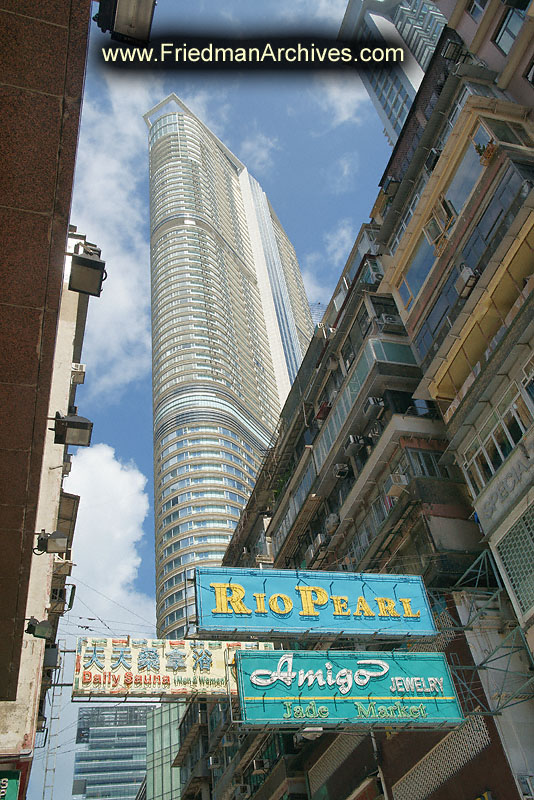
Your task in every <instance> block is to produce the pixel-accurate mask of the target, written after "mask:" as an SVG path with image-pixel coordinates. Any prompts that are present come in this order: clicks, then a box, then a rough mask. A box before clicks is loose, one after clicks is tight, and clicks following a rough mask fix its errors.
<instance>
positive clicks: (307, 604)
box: [295, 586, 328, 617]
mask: <svg viewBox="0 0 534 800" xmlns="http://www.w3.org/2000/svg"><path fill="white" fill-rule="evenodd" d="M295 589H296V591H297V592H299V593H300V602H301V604H302V611H299V616H300V617H318V616H319V612H318V611H316V610H315V606H324V605H326V604H327V603H328V594H327V593H326V592H325V590H324V589H322V588H321V587H320V586H295ZM314 596H315V597H314Z"/></svg>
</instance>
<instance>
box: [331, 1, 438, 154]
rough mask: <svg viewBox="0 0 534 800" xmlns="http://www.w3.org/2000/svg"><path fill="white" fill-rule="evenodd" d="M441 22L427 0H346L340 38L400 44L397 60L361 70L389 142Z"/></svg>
mask: <svg viewBox="0 0 534 800" xmlns="http://www.w3.org/2000/svg"><path fill="white" fill-rule="evenodd" d="M445 24H446V19H445V17H444V16H443V14H442V13H441V11H440V10H439V9H438V8H436V6H435V5H434V4H433V3H431V2H428V0H349V3H348V6H347V10H346V12H345V16H344V18H343V22H342V24H341V30H340V32H339V35H340V38H341V39H345V40H352V39H369V38H372V39H373V40H375V41H384V42H388V43H389V44H392V45H393V46H399V45H401V46H403V47H404V51H405V60H404V61H403V62H402V63H399V64H397V65H396V66H394V67H392V66H391V65H389V66H388V67H387V68H385V69H373V70H369V71H363V72H361V73H360V78H361V80H362V83H363V85H364V86H365V88H366V90H367V93H368V95H369V97H370V98H371V101H372V103H373V105H374V107H375V109H376V111H377V112H378V115H379V117H380V119H381V120H382V122H383V123H384V132H385V134H386V136H387V137H388V139H389V140H390V142H391V143H392V144H394V143H395V142H396V141H397V139H398V137H399V133H400V131H401V128H402V126H403V125H404V123H405V121H406V117H407V116H408V111H409V110H410V107H411V105H412V102H413V100H414V98H415V95H416V93H417V90H418V89H419V86H420V85H421V81H422V79H423V75H424V71H425V70H426V68H427V67H428V63H429V61H430V59H431V57H432V53H433V52H434V50H435V48H436V44H437V42H438V39H439V37H440V34H441V31H442V30H443V27H444V25H445Z"/></svg>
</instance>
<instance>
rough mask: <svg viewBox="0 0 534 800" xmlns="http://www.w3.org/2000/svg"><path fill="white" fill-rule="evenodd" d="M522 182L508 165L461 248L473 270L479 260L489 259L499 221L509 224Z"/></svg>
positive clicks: (519, 175) (519, 176)
mask: <svg viewBox="0 0 534 800" xmlns="http://www.w3.org/2000/svg"><path fill="white" fill-rule="evenodd" d="M522 182H523V180H522V176H521V174H520V173H519V172H517V171H516V170H515V169H514V167H513V166H510V167H509V168H508V170H507V171H506V173H505V174H504V176H503V178H502V180H501V182H500V183H499V185H498V187H497V188H496V189H495V191H494V193H493V197H492V198H491V200H490V202H489V203H488V206H487V207H486V210H485V211H484V213H483V214H482V216H481V218H480V220H479V221H478V223H477V225H476V227H475V230H474V231H473V233H472V234H471V236H470V237H469V239H468V240H467V242H466V244H465V246H464V248H463V250H462V257H463V260H464V263H465V264H466V265H467V266H468V267H471V269H473V270H474V269H475V268H476V267H477V266H478V264H479V262H481V264H482V265H484V264H485V263H487V261H489V258H488V257H487V256H488V253H487V248H488V247H489V246H490V245H491V243H492V241H493V239H494V238H495V237H496V236H497V233H498V231H499V228H500V227H501V223H503V222H505V221H506V220H507V225H508V226H509V225H510V224H511V222H512V219H513V216H514V214H513V213H512V214H510V207H511V205H512V203H513V201H514V199H515V198H516V196H517V194H518V192H519V190H520V189H521V185H522ZM497 238H498V237H497ZM491 246H492V247H494V246H495V245H491ZM483 256H484V258H483Z"/></svg>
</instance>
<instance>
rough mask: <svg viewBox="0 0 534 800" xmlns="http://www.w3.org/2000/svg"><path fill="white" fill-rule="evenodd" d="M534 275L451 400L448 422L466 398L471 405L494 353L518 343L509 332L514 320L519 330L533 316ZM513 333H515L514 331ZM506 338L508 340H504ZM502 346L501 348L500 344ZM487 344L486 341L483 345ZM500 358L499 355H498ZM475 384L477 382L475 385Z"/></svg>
mask: <svg viewBox="0 0 534 800" xmlns="http://www.w3.org/2000/svg"><path fill="white" fill-rule="evenodd" d="M533 293H534V275H532V276H531V277H530V278H529V279H528V280H527V281H526V284H525V287H524V288H523V290H522V291H521V292H520V293H519V294H518V296H517V298H516V300H515V302H514V303H513V305H511V307H510V310H509V311H508V313H507V315H506V317H505V319H504V324H502V325H501V326H500V328H498V329H497V332H496V333H495V335H494V337H493V338H492V339H491V341H490V342H489V344H488V346H487V348H486V350H484V353H483V355H482V357H481V359H480V361H478V362H477V363H476V364H475V366H474V367H473V368H472V369H471V370H470V372H469V373H468V375H467V377H466V379H465V381H464V382H463V384H462V386H461V387H460V389H459V390H458V392H457V394H456V396H455V397H454V398H453V400H452V401H451V403H450V405H449V407H448V408H447V409H446V410H445V412H444V414H443V418H444V420H445V422H446V423H450V422H451V421H452V419H453V417H454V416H455V414H456V412H457V411H458V410H459V408H460V406H461V405H462V402H463V400H464V398H467V399H466V405H469V395H470V396H471V397H472V396H474V395H475V394H476V393H477V389H478V385H479V384H478V383H477V380H478V378H479V376H480V375H481V374H482V373H484V372H485V371H486V370H487V369H488V368H489V369H490V371H491V366H492V365H490V362H492V361H493V360H494V358H493V355H494V353H495V351H496V350H497V349H500V350H501V351H502V353H503V354H505V353H508V352H509V351H510V350H511V349H512V348H513V347H514V345H515V344H516V342H515V341H514V342H512V341H510V338H509V334H510V333H512V330H511V329H512V326H514V322H515V323H516V324H515V326H514V328H515V329H516V330H517V331H519V330H521V329H522V327H523V325H524V324H525V323H528V321H529V319H530V318H531V315H532V312H533V306H534V302H533V297H534V294H533ZM512 300H513V297H510V298H509V300H508V305H510V304H511V303H512ZM512 335H513V333H512ZM504 340H506V341H504ZM501 343H502V347H501V348H499V345H501ZM484 344H487V342H484V343H483V344H482V345H481V346H483V345H484ZM496 358H498V356H496ZM475 384H477V385H476V386H475ZM457 425H458V422H457V421H456V420H455V428H456V427H457Z"/></svg>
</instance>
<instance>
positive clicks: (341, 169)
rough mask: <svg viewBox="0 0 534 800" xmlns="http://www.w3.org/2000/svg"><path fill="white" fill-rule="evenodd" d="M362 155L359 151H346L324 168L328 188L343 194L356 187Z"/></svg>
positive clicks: (335, 192) (334, 192)
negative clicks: (355, 181) (355, 179)
mask: <svg viewBox="0 0 534 800" xmlns="http://www.w3.org/2000/svg"><path fill="white" fill-rule="evenodd" d="M359 165H360V157H359V154H358V153H345V155H343V156H340V157H339V158H338V159H336V161H334V163H333V164H331V165H330V166H329V167H328V168H327V169H325V170H324V175H325V179H326V183H327V185H328V188H329V189H330V191H331V192H332V193H333V194H342V193H343V192H348V191H350V190H351V189H353V188H354V178H355V176H356V173H357V172H358V168H359Z"/></svg>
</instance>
